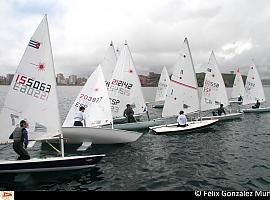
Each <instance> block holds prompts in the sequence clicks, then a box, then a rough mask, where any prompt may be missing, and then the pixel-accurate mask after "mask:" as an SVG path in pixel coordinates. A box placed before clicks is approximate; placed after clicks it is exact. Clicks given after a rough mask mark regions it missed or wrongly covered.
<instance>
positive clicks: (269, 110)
mask: <svg viewBox="0 0 270 200" xmlns="http://www.w3.org/2000/svg"><path fill="white" fill-rule="evenodd" d="M242 112H244V113H260V112H270V107H266V108H255V109H253V108H250V109H243V110H242Z"/></svg>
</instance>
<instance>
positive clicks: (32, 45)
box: [28, 40, 40, 49]
mask: <svg viewBox="0 0 270 200" xmlns="http://www.w3.org/2000/svg"><path fill="white" fill-rule="evenodd" d="M28 46H30V47H33V48H35V49H39V47H40V42H36V41H34V40H30V42H29V44H28Z"/></svg>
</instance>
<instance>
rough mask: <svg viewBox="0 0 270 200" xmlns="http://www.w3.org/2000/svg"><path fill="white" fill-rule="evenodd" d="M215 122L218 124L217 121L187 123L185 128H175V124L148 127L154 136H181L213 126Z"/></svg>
mask: <svg viewBox="0 0 270 200" xmlns="http://www.w3.org/2000/svg"><path fill="white" fill-rule="evenodd" d="M216 122H218V119H214V120H203V121H193V122H188V123H187V124H188V126H186V127H177V124H176V123H174V124H168V125H163V126H156V127H150V129H151V130H152V131H153V132H154V133H155V134H167V133H175V134H181V133H186V132H191V131H195V130H198V129H202V128H206V127H208V126H211V125H213V124H215V123H216Z"/></svg>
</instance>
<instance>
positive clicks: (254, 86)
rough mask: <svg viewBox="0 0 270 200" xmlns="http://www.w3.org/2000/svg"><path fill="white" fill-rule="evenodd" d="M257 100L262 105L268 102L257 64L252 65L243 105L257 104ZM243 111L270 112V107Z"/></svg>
mask: <svg viewBox="0 0 270 200" xmlns="http://www.w3.org/2000/svg"><path fill="white" fill-rule="evenodd" d="M257 100H259V102H260V103H263V102H265V101H266V98H265V94H264V89H263V85H262V81H261V78H260V75H259V73H258V70H257V68H256V66H255V64H254V63H252V65H251V66H250V68H249V71H248V76H247V80H246V85H245V94H244V98H243V105H249V104H255V103H256V101H257ZM242 111H243V112H244V113H258V112H270V107H260V108H256V109H252V108H250V109H242Z"/></svg>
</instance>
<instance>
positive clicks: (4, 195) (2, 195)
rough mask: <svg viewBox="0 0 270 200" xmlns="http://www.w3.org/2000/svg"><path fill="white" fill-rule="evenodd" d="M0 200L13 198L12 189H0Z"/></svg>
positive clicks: (11, 199) (12, 199)
mask: <svg viewBox="0 0 270 200" xmlns="http://www.w3.org/2000/svg"><path fill="white" fill-rule="evenodd" d="M0 200H14V191H0Z"/></svg>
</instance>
